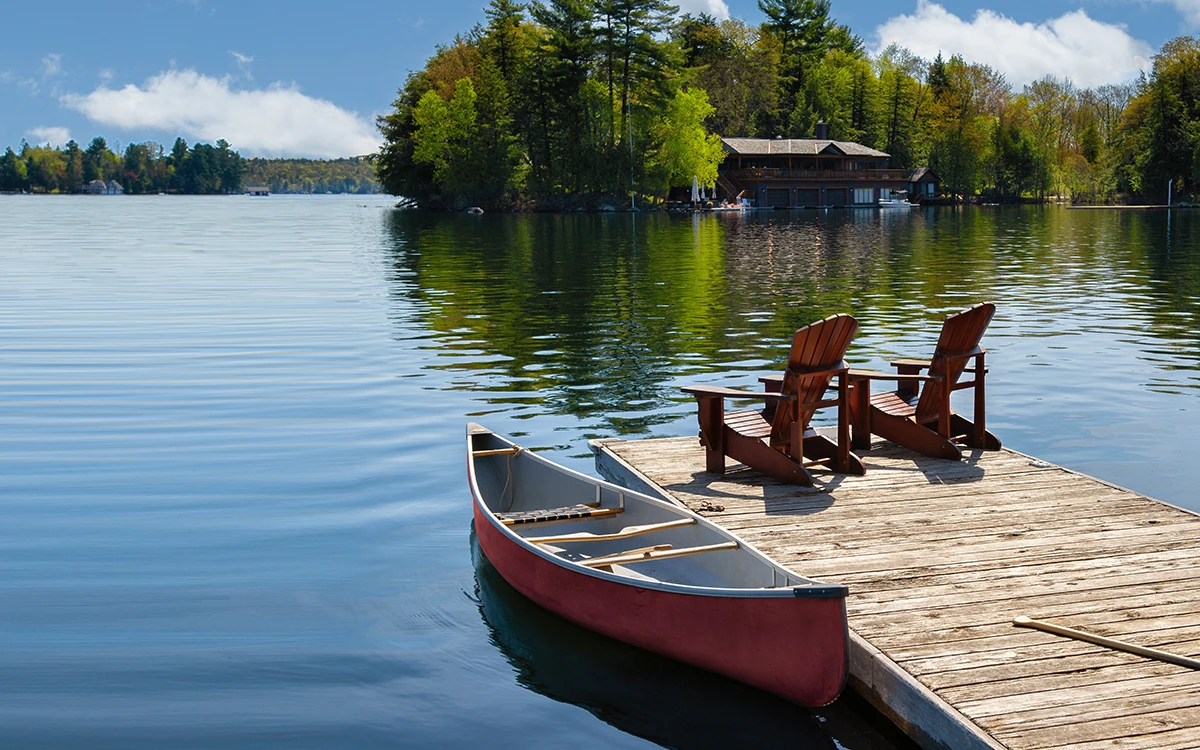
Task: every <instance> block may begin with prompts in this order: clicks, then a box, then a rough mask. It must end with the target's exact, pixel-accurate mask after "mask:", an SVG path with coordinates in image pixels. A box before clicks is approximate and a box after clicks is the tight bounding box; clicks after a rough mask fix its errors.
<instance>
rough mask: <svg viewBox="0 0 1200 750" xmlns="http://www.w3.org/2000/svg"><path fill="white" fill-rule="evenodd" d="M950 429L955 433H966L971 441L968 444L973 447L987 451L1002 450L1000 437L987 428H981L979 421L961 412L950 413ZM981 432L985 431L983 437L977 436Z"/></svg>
mask: <svg viewBox="0 0 1200 750" xmlns="http://www.w3.org/2000/svg"><path fill="white" fill-rule="evenodd" d="M950 429H951V430H953V431H954V434H955V435H966V436H967V440H968V441H969V442H968V445H970V446H971V447H972V448H978V449H980V450H985V451H998V450H1000V438H998V437H996V436H995V435H993V434H992V433H990V432H988V431H987V430H981V429H980V428H979V423H978V422H971V420H969V419H967V418H966V417H964V416H962V415H960V414H952V415H950ZM979 433H983V435H982V437H976V435H978V434H979Z"/></svg>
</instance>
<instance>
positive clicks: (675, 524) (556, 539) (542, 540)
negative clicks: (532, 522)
mask: <svg viewBox="0 0 1200 750" xmlns="http://www.w3.org/2000/svg"><path fill="white" fill-rule="evenodd" d="M695 524H696V519H694V518H679V519H676V520H674V521H664V522H663V523H648V524H644V525H642V526H626V527H625V528H623V529H621V530H620V531H614V532H613V533H611V534H593V533H591V532H589V531H580V532H577V533H575V534H559V535H558V536H540V537H525V540H526V541H528V542H533V543H534V544H563V543H565V542H606V541H609V540H612V539H628V538H629V537H631V536H638V535H639V534H649V533H650V532H652V531H664V530H666V529H678V528H682V527H684V526H694V525H695Z"/></svg>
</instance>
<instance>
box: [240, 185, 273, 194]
mask: <svg viewBox="0 0 1200 750" xmlns="http://www.w3.org/2000/svg"><path fill="white" fill-rule="evenodd" d="M244 193H245V194H246V195H270V194H271V189H270V188H268V187H266V186H263V185H252V186H250V187H248V188H246V189H245V191H244Z"/></svg>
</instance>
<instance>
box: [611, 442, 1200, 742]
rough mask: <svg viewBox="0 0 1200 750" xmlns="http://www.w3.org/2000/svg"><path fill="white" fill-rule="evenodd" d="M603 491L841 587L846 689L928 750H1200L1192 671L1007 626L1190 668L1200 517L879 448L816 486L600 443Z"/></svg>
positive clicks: (1050, 472) (1035, 465)
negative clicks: (712, 528) (1078, 634)
mask: <svg viewBox="0 0 1200 750" xmlns="http://www.w3.org/2000/svg"><path fill="white" fill-rule="evenodd" d="M593 449H594V450H595V452H596V464H597V467H598V469H599V470H600V472H601V473H602V474H603V475H605V476H606V477H608V478H609V479H611V480H613V481H616V482H618V483H620V484H624V485H626V486H629V487H631V488H633V489H638V490H641V491H644V492H649V493H650V494H654V495H658V496H663V497H666V498H668V499H672V500H675V501H677V502H681V503H683V504H684V505H687V506H688V507H689V508H691V509H693V510H695V511H697V512H699V513H701V514H702V515H704V516H706V517H708V518H710V519H712V520H714V521H716V522H717V523H720V524H721V525H722V526H724V527H725V528H727V529H729V530H731V531H733V532H735V533H736V534H738V535H739V536H741V537H742V538H743V539H745V540H746V541H747V542H749V543H750V544H753V545H755V546H756V547H757V548H758V549H759V550H761V551H762V552H764V553H765V554H767V555H769V556H771V557H772V558H774V559H775V560H776V561H778V562H779V563H781V564H783V565H785V566H787V567H789V568H791V569H792V570H794V571H796V572H797V573H800V574H802V575H805V576H809V577H813V578H818V579H823V580H828V581H833V582H838V583H845V584H848V585H849V586H850V597H849V598H848V599H847V611H848V616H849V624H850V629H851V635H852V645H851V652H850V670H851V680H850V685H851V687H853V688H854V689H855V690H856V691H857V692H859V693H860V694H862V695H863V696H865V697H866V698H867V699H868V700H869V701H871V702H872V703H873V704H874V705H875V706H876V707H877V708H879V709H880V710H881V711H882V712H883V713H884V714H885V715H887V716H888V717H889V718H891V719H892V720H893V721H895V722H896V723H897V725H899V726H900V727H901V728H902V729H904V730H905V731H906V732H907V733H908V734H909V735H910V736H911V737H913V739H915V740H916V741H917V742H918V743H919V744H921V745H922V746H924V747H928V748H955V749H956V750H957V749H960V748H1012V749H1013V750H1018V749H1019V750H1033V749H1035V748H1078V749H1079V750H1099V749H1100V748H1157V749H1158V750H1171V749H1173V748H1179V749H1182V748H1196V747H1200V671H1195V670H1191V669H1187V668H1185V667H1180V666H1175V665H1172V664H1167V663H1163V662H1157V661H1151V660H1148V659H1145V658H1142V657H1138V656H1133V655H1131V654H1127V653H1123V652H1118V651H1112V650H1109V649H1106V648H1102V647H1100V646H1094V645H1091V644H1088V643H1083V642H1080V641H1075V640H1070V639H1066V638H1062V637H1058V636H1054V635H1050V634H1047V633H1043V632H1039V631H1032V630H1027V629H1024V628H1016V627H1013V625H1012V620H1013V618H1014V617H1016V616H1018V615H1026V616H1029V617H1033V618H1036V619H1046V620H1051V621H1053V622H1055V623H1057V624H1061V625H1067V626H1070V627H1075V628H1079V629H1082V630H1087V631H1090V632H1093V633H1096V634H1100V635H1104V636H1109V637H1112V638H1117V639H1121V640H1124V641H1128V642H1132V643H1136V644H1138V645H1142V646H1150V647H1155V648H1159V649H1162V650H1165V651H1171V652H1174V653H1177V654H1182V655H1185V656H1193V657H1194V656H1200V566H1198V565H1197V563H1196V560H1197V558H1200V515H1197V514H1195V513H1192V512H1190V511H1187V510H1183V509H1180V508H1176V507H1174V506H1171V505H1167V504H1165V503H1162V502H1160V501H1157V500H1154V499H1152V498H1149V497H1146V496H1144V495H1139V494H1137V493H1135V492H1132V491H1129V490H1126V489H1123V488H1120V487H1117V486H1114V485H1111V484H1109V483H1106V482H1103V481H1101V480H1098V479H1095V478H1093V477H1089V476H1086V475H1083V474H1079V473H1076V472H1073V471H1070V470H1067V469H1064V468H1061V467H1058V466H1054V465H1051V464H1048V463H1046V462H1044V461H1040V460H1038V459H1036V458H1033V457H1030V456H1026V455H1024V454H1021V453H1017V452H1015V451H1011V450H1002V451H996V452H985V451H971V452H969V453H968V454H967V460H964V461H961V462H956V461H945V460H938V459H930V458H925V457H923V456H920V455H918V454H916V453H913V452H911V451H908V450H906V449H904V448H900V447H897V446H893V445H891V444H890V443H883V442H880V441H879V440H878V439H876V442H875V444H874V445H873V450H871V451H870V452H867V453H864V454H861V455H862V457H863V460H864V462H865V463H866V466H867V473H866V475H865V476H861V477H858V476H845V475H835V474H832V473H828V472H818V473H817V474H816V475H815V477H816V481H817V486H816V487H813V488H805V487H796V486H792V485H783V484H779V483H776V482H774V481H773V480H770V479H767V478H766V477H763V476H761V475H759V474H757V473H755V472H752V471H750V470H748V469H741V468H740V467H736V465H735V467H736V468H738V469H740V470H730V471H728V472H727V473H726V474H725V476H723V477H722V476H717V475H715V474H707V473H705V472H704V452H703V449H702V448H701V447H700V445H699V444H698V441H697V440H696V438H695V437H687V438H665V439H651V440H628V441H627V440H619V439H610V440H598V441H594V442H593Z"/></svg>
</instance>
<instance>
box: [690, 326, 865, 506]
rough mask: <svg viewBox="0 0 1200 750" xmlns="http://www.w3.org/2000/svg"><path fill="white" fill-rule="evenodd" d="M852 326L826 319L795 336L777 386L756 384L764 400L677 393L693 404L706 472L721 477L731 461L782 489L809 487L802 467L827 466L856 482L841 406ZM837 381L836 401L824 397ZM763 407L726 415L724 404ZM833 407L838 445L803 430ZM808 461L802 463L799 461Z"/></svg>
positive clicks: (712, 391) (702, 389)
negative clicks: (737, 401)
mask: <svg viewBox="0 0 1200 750" xmlns="http://www.w3.org/2000/svg"><path fill="white" fill-rule="evenodd" d="M856 331H858V321H856V320H855V319H854V318H853V317H851V316H849V315H844V314H842V315H832V316H830V317H828V318H825V319H824V320H819V321H817V322H816V323H813V324H812V325H809V326H805V327H804V328H801V329H800V330H798V331H796V335H795V337H794V338H793V339H792V350H791V353H790V354H789V355H788V366H787V370H786V371H785V372H784V374H783V376H782V378H779V377H776V378H760V380H762V381H763V382H764V383H765V384H766V386H767V390H766V391H765V392H762V393H752V392H750V391H740V390H735V389H733V388H720V387H715V386H702V385H694V386H687V387H685V388H684V389H683V390H684V391H685V392H687V393H691V394H693V395H694V396H695V397H696V400H697V401H698V402H699V420H700V442H701V443H702V444H703V445H704V447H705V466H706V469H707V470H708V471H711V472H715V473H717V474H724V473H725V457H726V456H729V457H730V458H732V459H734V460H735V461H740V462H742V463H744V464H746V465H747V466H749V467H750V468H752V469H756V470H758V471H759V472H761V473H763V474H766V475H767V476H769V477H771V478H773V479H776V480H778V481H780V482H787V483H789V484H802V485H806V486H810V487H811V486H812V483H813V478H812V475H811V474H809V473H808V467H809V466H813V465H816V464H832V467H833V468H834V469H835V470H836V471H840V472H844V473H851V474H862V473H864V471H865V469H864V467H863V463H862V461H861V460H860V459H859V458H858V456H856V455H854V454H853V453H851V452H850V421H849V420H850V416H849V414H850V413H849V407H848V403H847V399H848V396H849V381H848V380H847V379H846V374H847V372H848V371H849V367H848V366H847V364H846V362H845V361H844V360H843V359H842V358H843V357H844V356H845V355H846V349H847V348H848V347H849V346H850V340H851V339H852V338H854V334H855V332H856ZM835 377H836V378H837V379H838V383H837V391H838V395H837V397H836V398H832V399H826V398H825V392H826V391H827V390H828V389H829V388H830V383H831V381H832V380H833V379H834V378H835ZM726 398H735V399H750V398H755V399H762V400H765V401H766V402H767V408H766V409H764V410H763V411H738V412H730V413H728V414H726V413H725V399H726ZM828 406H836V407H838V439H837V442H834V441H832V440H830V439H829V438H827V437H825V436H823V435H821V434H819V433H818V432H817V431H816V430H814V429H812V428H811V427H809V426H808V423H809V420H810V419H811V418H812V415H813V413H814V412H816V411H817V409H822V408H825V407H828ZM805 456H807V457H809V458H810V459H812V460H810V461H808V462H807V463H806V462H805V461H804V457H805Z"/></svg>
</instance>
